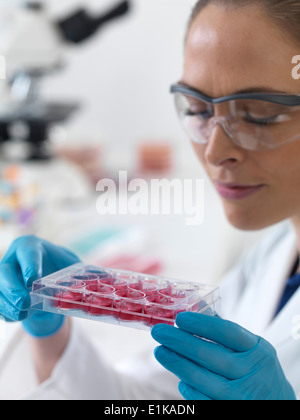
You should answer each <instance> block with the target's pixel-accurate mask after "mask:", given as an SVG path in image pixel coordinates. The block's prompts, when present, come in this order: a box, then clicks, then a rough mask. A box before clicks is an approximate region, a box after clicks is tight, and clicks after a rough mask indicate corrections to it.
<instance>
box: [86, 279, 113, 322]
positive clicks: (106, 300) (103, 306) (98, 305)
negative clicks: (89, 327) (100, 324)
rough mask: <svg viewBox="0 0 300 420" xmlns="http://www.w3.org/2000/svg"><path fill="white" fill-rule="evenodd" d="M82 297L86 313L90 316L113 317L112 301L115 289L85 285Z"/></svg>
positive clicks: (98, 285)
mask: <svg viewBox="0 0 300 420" xmlns="http://www.w3.org/2000/svg"><path fill="white" fill-rule="evenodd" d="M86 290H87V292H90V293H87V294H86V295H85V297H84V300H85V302H86V303H87V307H88V312H89V313H90V314H92V315H114V314H115V311H114V310H113V300H114V292H115V289H114V288H113V287H110V286H105V285H102V284H97V285H87V287H86Z"/></svg>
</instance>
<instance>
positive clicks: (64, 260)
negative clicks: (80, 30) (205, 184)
mask: <svg viewBox="0 0 300 420" xmlns="http://www.w3.org/2000/svg"><path fill="white" fill-rule="evenodd" d="M166 24H167V22H166ZM299 27H300V0H200V1H198V3H197V5H196V7H195V8H194V11H193V15H192V18H191V21H190V24H189V28H188V33H187V38H186V50H185V65H184V72H183V76H182V79H181V81H180V83H178V84H176V85H174V86H173V87H172V92H173V93H174V96H175V100H176V106H177V110H178V114H179V117H180V120H181V122H182V124H183V126H184V128H185V130H186V132H187V134H188V135H189V137H190V138H191V139H192V141H193V145H194V149H195V152H196V154H197V156H198V157H199V160H200V161H201V163H202V165H203V166H204V167H205V169H206V171H207V173H208V175H209V176H210V178H211V180H212V182H213V183H214V185H215V187H216V189H217V191H218V193H219V195H220V197H221V199H222V202H223V205H224V209H225V213H226V215H227V217H228V220H229V221H230V223H231V224H232V225H233V226H235V227H236V228H238V229H241V230H245V231H246V230H247V231H249V230H260V229H264V228H267V227H271V226H272V225H274V228H272V229H271V233H270V234H268V236H267V237H266V239H265V240H263V242H262V243H261V245H260V246H258V247H257V248H256V249H255V250H253V251H252V252H251V253H250V254H249V255H248V256H247V257H246V258H245V259H243V260H242V261H241V262H240V263H239V264H238V265H237V266H236V267H235V268H234V269H233V270H232V271H231V272H230V273H229V274H228V275H227V276H226V278H225V279H224V281H223V283H222V300H223V305H222V306H223V312H222V314H220V315H222V318H221V317H210V316H207V315H199V314H192V313H182V314H180V315H179V316H178V318H177V325H178V328H174V327H170V326H167V325H158V326H156V327H154V328H153V331H152V336H153V338H154V339H155V340H156V341H158V342H159V343H160V347H158V348H157V349H156V350H155V357H156V359H157V360H158V361H159V362H160V364H161V365H162V366H163V367H164V368H165V369H162V370H161V371H160V370H157V368H155V369H154V368H153V373H152V374H151V372H150V373H149V372H148V374H147V375H145V377H144V376H143V377H141V378H140V379H139V380H136V381H135V380H132V379H131V380H130V379H129V378H126V377H124V376H122V375H119V374H117V373H116V372H115V371H112V369H111V368H110V367H108V366H107V365H106V364H105V363H104V362H103V361H102V359H101V358H100V355H99V353H98V352H97V351H95V350H94V349H93V347H92V345H91V344H90V343H89V341H88V340H89V339H88V337H85V338H84V339H83V338H82V334H83V332H82V331H79V330H78V329H77V328H76V327H75V326H74V325H73V326H71V321H70V320H66V319H64V318H62V317H60V316H57V315H51V314H44V313H38V312H36V313H35V314H34V315H32V314H30V313H29V312H28V308H29V307H30V297H29V293H28V290H30V287H31V285H32V282H33V281H34V280H36V279H37V278H39V277H41V276H45V275H48V274H50V273H52V272H54V271H56V270H59V269H62V268H64V267H66V266H68V265H70V264H73V263H75V262H77V261H78V259H77V258H76V256H74V255H73V254H71V253H70V252H68V251H67V250H65V249H62V248H59V247H56V246H54V245H52V244H50V243H48V242H45V241H43V240H40V239H37V238H34V237H24V238H20V239H18V240H17V241H15V242H14V243H13V244H12V246H11V248H10V249H9V251H8V252H7V254H6V255H5V257H4V258H3V261H2V262H1V266H0V277H1V281H0V284H1V289H0V290H1V296H0V308H1V309H0V312H1V314H2V316H3V317H5V318H6V319H7V320H17V321H22V322H23V325H24V328H25V330H26V331H27V332H28V334H29V336H30V337H31V338H30V341H31V348H32V354H33V359H34V363H35V368H36V371H37V374H38V378H39V381H40V383H41V385H40V387H39V388H38V389H37V390H36V393H35V397H36V398H56V397H57V398H77V399H80V398H82V399H83V398H91V399H94V398H95V399H97V398H98V399H156V398H157V399H164V398H181V395H182V396H183V397H184V398H185V399H195V400H197V399H198V400H230V399H238V400H240V399H246V400H248V399H249V400H256V399H257V400H269V399H271V400H293V399H296V398H300V340H299V339H298V338H299V331H298V334H293V332H294V333H295V328H296V327H297V325H296V324H295V322H296V323H297V320H298V322H299V315H300V288H299V285H300V270H299V257H298V255H299V249H300V194H299V185H300V85H299V81H298V80H296V79H295V78H293V77H292V74H293V72H292V70H293V64H292V61H293V57H295V56H296V55H297V54H299V51H300V31H299ZM297 93H298V94H299V95H297ZM279 222H280V223H279ZM275 225H276V226H275ZM273 229H274V230H273ZM225 319H226V320H225ZM240 325H241V326H240ZM298 327H299V326H298ZM137 369H138V368H137ZM168 371H170V372H171V373H170V372H168ZM178 379H179V391H180V393H181V395H180V393H179V392H178V389H177V385H178ZM174 384H175V385H176V389H175V387H174ZM162 389H163V390H162Z"/></svg>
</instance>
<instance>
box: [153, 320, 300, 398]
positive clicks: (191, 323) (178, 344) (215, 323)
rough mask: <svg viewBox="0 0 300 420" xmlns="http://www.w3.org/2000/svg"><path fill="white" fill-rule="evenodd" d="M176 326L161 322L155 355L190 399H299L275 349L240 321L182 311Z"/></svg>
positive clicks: (156, 337) (154, 332)
mask: <svg viewBox="0 0 300 420" xmlns="http://www.w3.org/2000/svg"><path fill="white" fill-rule="evenodd" d="M176 323H177V325H178V328H175V327H171V326H168V325H162V324H160V325H157V326H155V327H154V328H153V329H152V336H153V338H154V339H155V340H156V341H158V342H159V343H160V344H162V346H160V347H158V348H157V349H156V350H155V357H156V358H157V360H158V361H159V362H160V363H161V364H162V365H163V366H164V367H165V368H166V369H167V370H169V371H171V372H172V373H174V375H176V376H177V377H178V378H179V379H180V380H181V382H180V383H179V391H180V392H181V394H182V396H183V397H184V398H185V399H187V400H295V399H296V396H295V393H294V391H293V389H292V387H291V385H290V384H289V382H288V381H287V379H286V377H285V375H284V372H283V370H282V367H281V365H280V363H279V360H278V358H277V355H276V351H275V349H274V348H273V347H272V346H271V344H269V343H268V342H267V341H265V340H264V339H263V338H260V337H258V336H256V335H253V334H252V333H250V332H249V331H247V330H245V329H243V328H242V327H240V326H239V325H237V324H234V323H232V322H229V321H224V320H223V319H221V318H218V317H210V316H207V315H202V314H196V313H189V312H185V313H181V314H179V315H178V317H177V319H176Z"/></svg>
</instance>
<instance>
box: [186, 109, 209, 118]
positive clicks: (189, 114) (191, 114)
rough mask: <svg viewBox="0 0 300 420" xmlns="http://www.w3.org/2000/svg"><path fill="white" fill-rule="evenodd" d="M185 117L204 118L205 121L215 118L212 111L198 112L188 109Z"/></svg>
mask: <svg viewBox="0 0 300 420" xmlns="http://www.w3.org/2000/svg"><path fill="white" fill-rule="evenodd" d="M185 115H186V116H187V117H196V116H199V117H201V118H204V119H209V118H212V117H213V114H212V113H211V112H210V111H208V110H205V111H200V110H199V111H197V110H192V109H188V110H187V111H186V113H185Z"/></svg>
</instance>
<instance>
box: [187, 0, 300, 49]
mask: <svg viewBox="0 0 300 420" xmlns="http://www.w3.org/2000/svg"><path fill="white" fill-rule="evenodd" d="M210 4H216V5H222V6H223V7H224V9H225V10H232V9H236V8H239V7H245V6H250V5H257V6H260V7H261V8H262V9H263V10H264V11H265V12H266V14H267V16H268V17H269V19H271V20H272V21H273V22H274V23H275V24H277V26H279V27H280V28H281V29H282V30H283V32H285V34H286V35H287V36H288V38H289V39H290V40H291V41H292V42H294V43H298V44H299V46H300V0H199V1H198V2H197V4H196V5H195V7H194V9H193V12H192V16H191V18H190V22H189V26H188V32H189V29H190V28H191V26H192V24H193V22H194V20H195V19H196V17H197V16H198V14H199V13H200V12H201V11H202V10H203V9H204V8H205V7H206V6H208V5H210Z"/></svg>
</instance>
